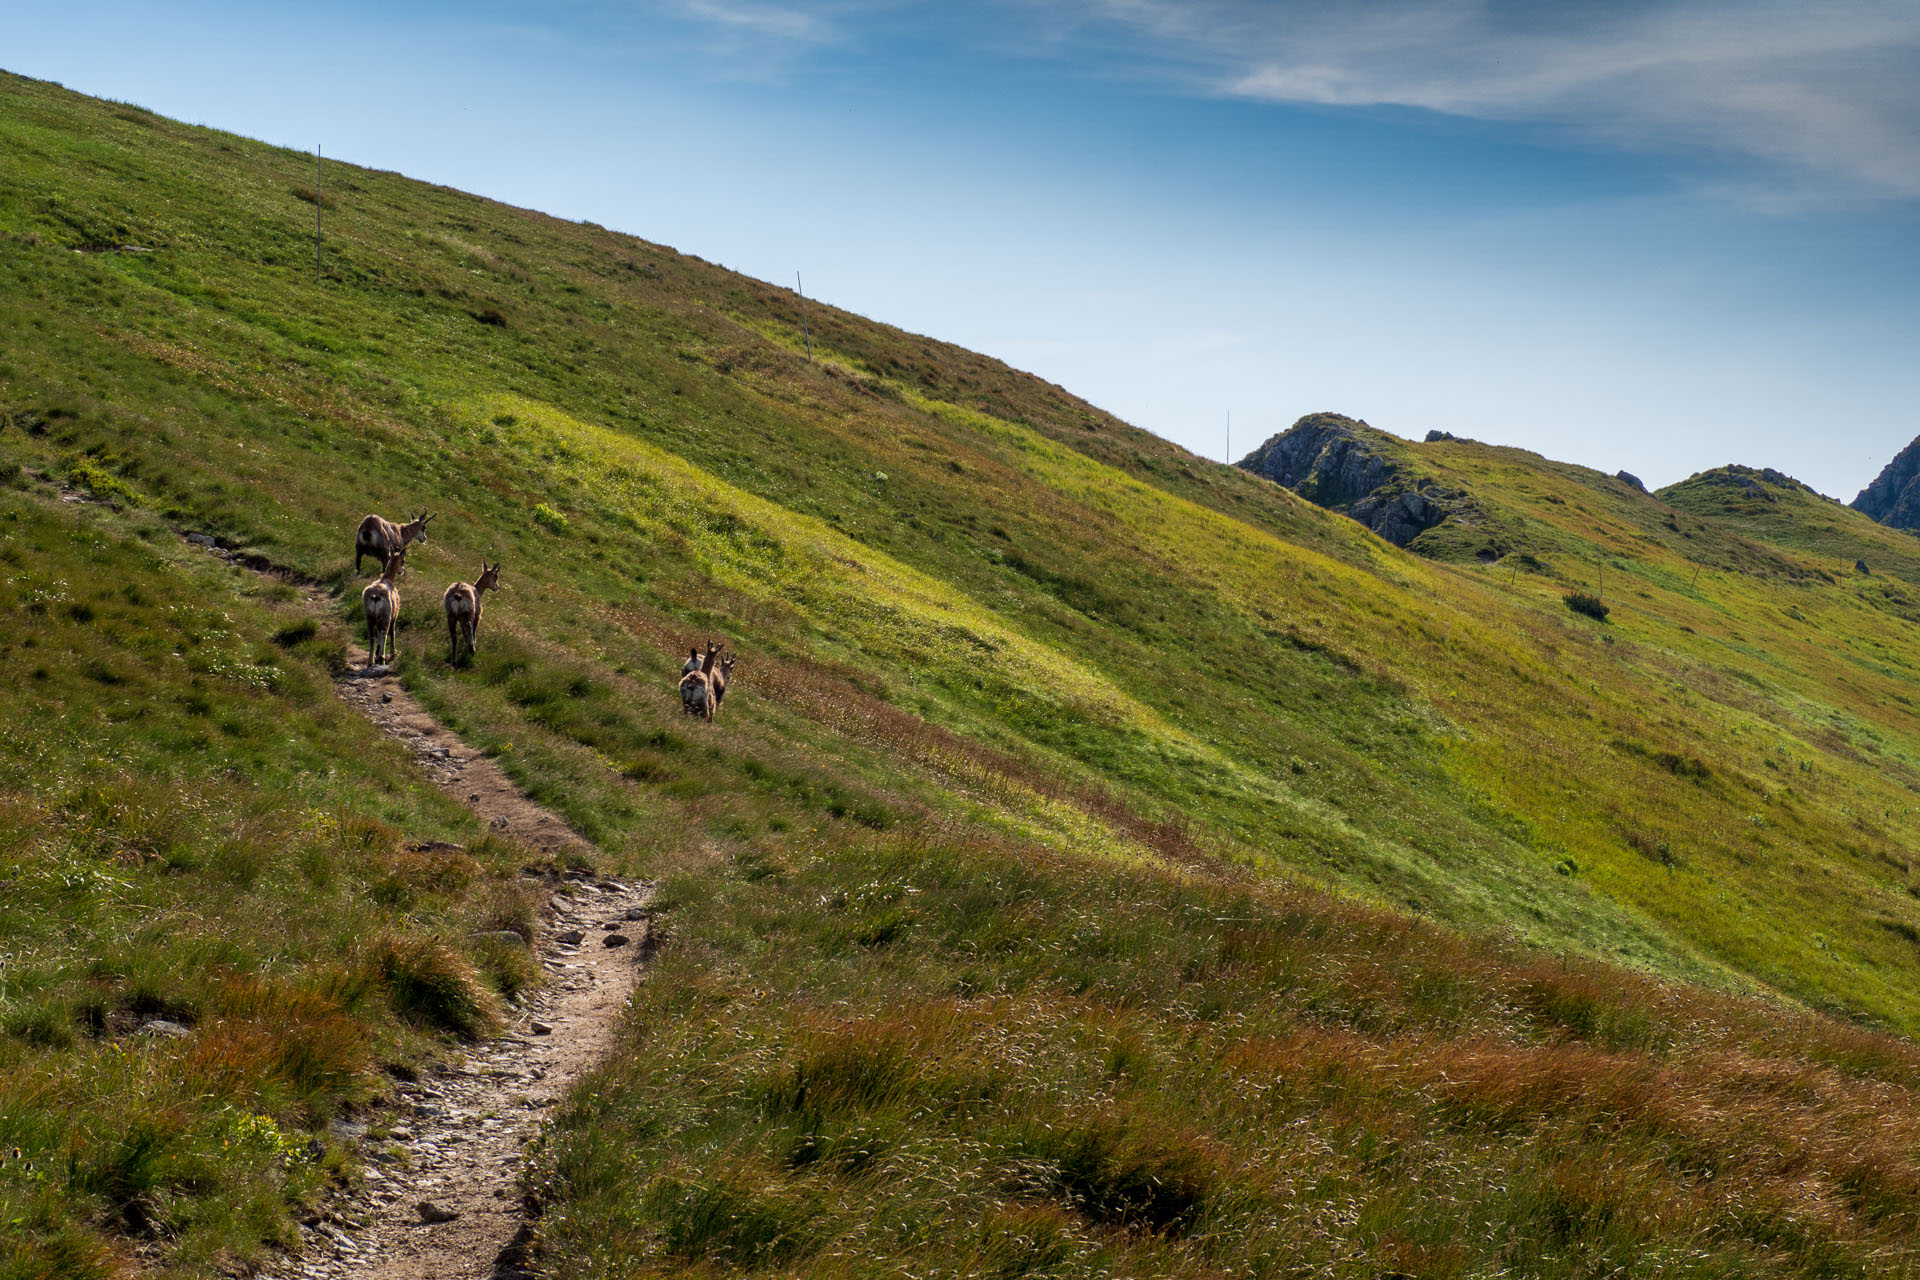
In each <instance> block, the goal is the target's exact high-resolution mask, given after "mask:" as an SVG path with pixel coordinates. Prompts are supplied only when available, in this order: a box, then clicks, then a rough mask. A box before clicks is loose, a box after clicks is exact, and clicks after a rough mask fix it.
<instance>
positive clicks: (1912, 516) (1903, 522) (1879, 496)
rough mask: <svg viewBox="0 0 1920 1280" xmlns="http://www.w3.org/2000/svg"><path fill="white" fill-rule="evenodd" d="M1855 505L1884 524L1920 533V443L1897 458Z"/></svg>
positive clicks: (1906, 449) (1868, 487)
mask: <svg viewBox="0 0 1920 1280" xmlns="http://www.w3.org/2000/svg"><path fill="white" fill-rule="evenodd" d="M1852 505H1853V509H1854V510H1855V511H1858V512H1861V513H1862V514H1864V515H1867V516H1870V517H1872V518H1873V519H1875V520H1878V521H1879V522H1880V523H1881V524H1884V525H1891V526H1893V527H1894V528H1896V529H1920V440H1915V441H1914V442H1913V443H1912V444H1910V445H1908V446H1907V447H1906V448H1904V449H1902V450H1901V451H1900V452H1899V453H1897V454H1895V455H1894V457H1893V461H1892V462H1889V463H1888V464H1887V465H1886V467H1885V468H1884V469H1883V470H1882V471H1881V472H1880V474H1879V476H1878V477H1876V478H1875V480H1874V482H1873V483H1872V484H1870V485H1868V486H1867V487H1866V488H1864V489H1862V490H1861V491H1860V496H1859V497H1857V498H1855V499H1854V500H1853V504H1852Z"/></svg>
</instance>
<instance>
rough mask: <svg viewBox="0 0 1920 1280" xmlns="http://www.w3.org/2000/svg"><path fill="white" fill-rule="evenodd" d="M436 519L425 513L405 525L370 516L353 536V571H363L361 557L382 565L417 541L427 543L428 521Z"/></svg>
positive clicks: (361, 523)
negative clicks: (369, 557) (394, 554)
mask: <svg viewBox="0 0 1920 1280" xmlns="http://www.w3.org/2000/svg"><path fill="white" fill-rule="evenodd" d="M431 519H433V517H432V516H430V515H428V514H427V513H426V512H425V511H422V512H421V513H420V514H419V515H417V516H415V517H414V518H413V519H411V520H409V521H407V522H406V523H405V524H395V523H394V522H393V521H391V520H388V519H385V518H383V517H381V516H368V517H367V518H366V519H365V520H362V521H361V522H360V528H359V530H358V531H357V532H356V533H355V534H354V535H353V571H354V572H355V573H359V572H360V557H361V556H372V557H373V558H374V560H376V561H377V562H379V563H380V564H385V563H386V562H387V557H388V556H390V555H392V554H393V553H394V552H396V551H405V550H406V549H407V548H408V547H410V546H412V545H413V544H414V543H416V542H425V541H426V540H427V521H429V520H431Z"/></svg>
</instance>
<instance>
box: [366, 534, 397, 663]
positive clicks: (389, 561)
mask: <svg viewBox="0 0 1920 1280" xmlns="http://www.w3.org/2000/svg"><path fill="white" fill-rule="evenodd" d="M406 558H407V549H406V548H405V547H401V548H400V549H399V550H397V551H394V552H391V553H390V554H388V555H387V557H386V565H385V567H384V568H382V569H381V571H380V576H379V577H378V578H375V579H374V580H373V581H372V582H369V583H368V584H367V585H366V587H365V588H364V589H362V590H361V592H360V607H361V608H363V609H365V610H366V613H367V665H368V666H369V667H377V666H379V665H380V650H381V647H382V644H383V643H384V645H385V648H386V653H387V661H388V663H392V662H394V661H395V660H396V658H397V657H398V655H397V653H396V652H395V641H396V639H397V636H398V633H399V630H400V590H399V588H398V587H396V586H394V585H393V584H394V580H395V579H397V578H398V577H399V576H400V567H401V565H402V564H404V563H405V561H406Z"/></svg>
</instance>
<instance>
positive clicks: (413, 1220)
mask: <svg viewBox="0 0 1920 1280" xmlns="http://www.w3.org/2000/svg"><path fill="white" fill-rule="evenodd" d="M184 536H185V537H186V538H187V540H188V541H189V542H191V543H193V544H194V545H195V546H198V547H201V548H202V549H204V550H206V551H208V552H209V553H210V554H212V555H215V556H218V557H219V558H221V559H223V560H225V561H227V562H228V563H230V564H233V565H235V566H237V567H240V568H244V569H249V570H252V571H253V572H256V573H259V574H262V575H263V576H269V577H273V578H276V579H279V580H281V581H285V582H289V583H292V584H293V585H294V586H296V587H297V588H299V590H300V592H301V599H302V601H303V603H304V605H305V606H306V608H307V610H308V611H309V612H310V613H311V614H312V616H313V617H314V618H315V620H316V621H318V622H320V623H321V625H322V626H323V627H326V626H333V625H337V623H335V622H334V617H335V615H334V614H333V599H332V597H331V596H330V595H328V594H327V593H326V592H325V591H324V590H323V589H321V588H320V587H319V586H317V585H316V584H314V583H313V582H311V581H309V580H306V579H304V578H301V577H300V576H298V575H296V574H293V573H290V572H288V571H286V570H282V569H278V568H276V567H275V566H272V565H269V564H267V563H265V562H264V560H263V558H261V557H258V556H250V555H245V554H241V553H236V552H234V551H231V550H229V549H227V548H224V547H221V546H220V545H219V544H218V543H217V542H216V541H215V540H214V539H212V538H210V537H207V536H206V535H204V534H186V535H184ZM350 643H351V642H350ZM350 651H357V653H358V654H360V655H364V654H365V652H366V651H365V648H364V646H353V648H352V649H350ZM334 688H335V691H336V692H337V693H338V694H339V695H340V697H341V698H343V699H344V700H345V701H346V702H348V703H349V704H350V705H352V706H353V707H355V708H357V709H358V710H360V711H361V712H362V713H363V714H365V715H366V716H367V718H368V719H369V720H371V721H373V723H374V724H375V725H377V726H378V727H379V728H380V730H381V731H382V732H383V733H385V734H387V735H388V736H389V737H392V738H394V739H396V740H398V741H399V742H401V743H402V744H404V745H405V746H406V747H407V748H408V750H409V751H411V752H412V754H413V757H414V760H415V761H416V762H417V763H418V764H419V765H420V767H421V768H422V769H423V770H424V771H425V772H426V773H427V775H428V776H429V777H430V778H432V779H433V781H434V782H435V783H436V784H437V785H438V786H439V787H440V788H441V789H442V790H444V791H446V792H447V793H448V794H450V795H452V796H453V797H454V798H456V799H458V800H459V801H460V802H461V803H462V804H464V805H466V806H467V807H468V808H469V809H472V810H473V811H474V812H475V813H476V814H477V815H478V816H479V817H480V818H481V819H482V820H484V821H485V822H486V824H487V825H488V827H489V828H490V829H492V830H494V831H498V832H501V833H502V834H504V835H507V836H510V837H512V838H514V839H516V840H518V841H520V842H522V843H524V844H526V845H529V846H531V847H533V848H537V849H540V850H543V851H545V852H548V853H551V854H555V855H562V857H563V856H564V855H566V854H569V853H591V852H593V846H592V845H591V844H590V843H589V842H588V841H586V840H585V839H583V838H582V837H581V836H580V835H579V834H578V833H576V832H575V831H574V830H573V829H572V828H570V827H568V826H567V824H566V822H565V821H564V820H563V819H561V818H560V817H559V816H558V815H556V814H554V813H553V812H551V811H550V810H548V809H546V808H544V807H542V806H540V805H538V804H535V803H534V802H533V801H532V800H529V799H528V798H527V797H526V796H525V795H524V794H523V793H522V792H521V791H520V789H519V788H518V787H517V786H515V785H514V783H513V781H512V779H510V778H508V777H507V775H506V774H505V773H504V772H502V771H501V769H500V767H499V765H497V764H495V763H494V761H493V760H491V759H490V758H488V757H487V756H485V755H482V754H481V753H480V752H478V751H475V750H474V749H473V748H472V747H470V746H468V745H467V743H466V742H465V741H463V740H462V739H461V738H460V737H459V736H458V735H457V734H455V733H453V732H452V731H451V730H449V729H448V728H447V727H446V726H445V725H443V724H441V723H440V722H439V721H438V720H436V719H435V718H434V717H433V715H432V713H430V712H429V711H428V710H427V709H426V708H425V707H424V706H422V705H421V704H420V702H419V701H418V699H416V698H414V696H413V695H412V694H410V693H408V692H407V691H406V689H405V688H404V687H402V685H401V683H400V680H399V678H398V677H397V676H395V675H394V674H393V672H392V670H391V669H390V668H387V667H373V668H359V667H354V668H350V669H349V670H348V671H346V672H345V673H343V674H342V675H340V676H339V677H337V678H336V680H335V682H334ZM424 847H426V848H428V849H431V848H432V847H433V846H431V845H428V846H424ZM528 878H529V879H530V880H538V881H540V882H542V883H544V884H545V885H547V887H548V889H549V897H548V900H547V904H546V909H545V911H543V913H542V918H541V922H540V925H539V927H538V928H537V929H536V931H535V933H536V936H535V937H533V938H529V939H527V940H526V944H527V945H528V946H529V947H531V948H532V950H533V952H534V954H535V955H537V956H538V957H539V958H540V962H541V965H542V967H543V968H544V970H545V972H546V979H547V980H546V983H545V984H544V985H543V986H542V987H540V988H539V989H538V990H536V991H533V992H530V993H528V995H527V997H526V998H525V999H524V1000H523V1002H522V1003H521V1005H520V1006H519V1007H518V1008H515V1009H510V1010H509V1011H508V1012H509V1014H510V1015H511V1016H510V1018H509V1020H508V1022H507V1025H506V1026H505V1028H504V1029H503V1030H502V1031H501V1033H500V1034H499V1035H497V1036H496V1037H495V1038H493V1039H491V1040H488V1041H485V1042H482V1043H479V1044H475V1045H471V1046H468V1047H467V1048H466V1049H465V1050H464V1052H463V1053H456V1054H452V1055H450V1056H449V1057H448V1058H447V1059H445V1060H444V1061H442V1062H441V1063H440V1064H439V1065H437V1066H435V1067H433V1068H431V1069H429V1070H428V1071H427V1072H426V1073H425V1074H424V1075H422V1076H421V1078H420V1079H418V1080H416V1081H403V1082H397V1083H396V1084H395V1086H394V1091H393V1092H394V1096H393V1097H392V1098H391V1099H390V1100H389V1101H388V1103H387V1104H386V1105H383V1106H380V1107H378V1108H377V1109H374V1110H372V1111H370V1112H369V1113H368V1114H365V1115H363V1116H360V1117H357V1118H356V1119H355V1120H353V1121H335V1122H334V1124H333V1126H332V1128H333V1136H334V1138H335V1139H336V1140H337V1141H340V1142H348V1143H354V1144H356V1145H357V1146H358V1148H359V1153H360V1155H361V1157H362V1164H363V1167H364V1170H365V1176H364V1178H363V1180H362V1183H361V1185H360V1186H358V1187H355V1188H352V1189H342V1190H338V1191H336V1192H335V1193H333V1194H331V1195H330V1196H329V1197H328V1198H327V1202H326V1204H325V1206H324V1208H322V1209H320V1210H319V1211H318V1212H316V1213H313V1214H310V1215H309V1216H308V1217H307V1218H306V1219H305V1220H304V1221H303V1222H302V1224H301V1234H302V1239H303V1245H302V1248H301V1250H300V1252H299V1253H298V1254H297V1255H287V1256H282V1257H279V1258H276V1259H274V1260H273V1261H272V1262H271V1263H269V1264H268V1265H267V1266H266V1267H265V1268H264V1269H263V1270H262V1272H261V1274H263V1275H266V1276H272V1277H281V1278H286V1280H291V1278H292V1277H300V1278H302V1280H308V1278H312V1280H320V1278H322V1277H324V1278H325V1280H520V1278H522V1277H527V1278H531V1277H533V1276H534V1275H535V1274H536V1272H535V1271H534V1270H533V1257H532V1254H533V1242H534V1236H533V1227H532V1224H531V1223H530V1222H529V1221H528V1219H527V1216H526V1212H525V1205H524V1204H523V1203H522V1197H521V1191H520V1181H519V1179H520V1169H521V1163H522V1158H523V1152H524V1151H525V1148H526V1146H527V1144H528V1143H529V1142H530V1141H532V1139H533V1138H534V1136H535V1135H536V1134H537V1133H538V1132H539V1129H540V1126H541V1125H542V1124H543V1123H544V1122H545V1120H546V1118H547V1116H548V1114H549V1113H550V1112H551V1110H552V1107H553V1104H554V1103H555V1102H556V1101H557V1100H558V1099H559V1098H560V1097H561V1096H562V1095H563V1094H564V1093H565V1092H566V1091H567V1089H568V1088H570V1087H571V1086H572V1084H573V1082H574V1081H575V1080H577V1079H578V1078H579V1077H580V1076H581V1075H582V1074H584V1073H585V1072H587V1071H588V1070H590V1069H591V1068H593V1067H594V1066H596V1065H597V1064H598V1063H599V1062H600V1061H601V1060H602V1059H603V1058H604V1057H605V1056H606V1055H607V1054H608V1053H609V1052H610V1051H611V1050H612V1047H613V1041H614V1028H615V1025H616V1024H617V1022H618V1020H619V1017H620V1013H621V1011H622V1010H623V1009H625V1008H626V1005H627V1002H628V1000H629V998H630V996H631V995H632V993H633V986H634V983H635V981H636V980H637V978H638V975H639V971H640V966H641V965H642V964H643V963H644V961H645V959H646V957H647V956H648V955H650V954H651V952H652V949H653V941H654V938H653V934H652V931H651V927H650V923H649V919H648V911H647V899H648V897H649V895H650V894H651V892H652V888H653V886H652V885H650V884H647V883H645V882H642V881H621V880H613V879H608V878H606V877H602V876H596V875H592V874H589V873H587V872H584V871H569V872H568V873H566V875H564V876H560V877H547V876H538V875H534V874H533V873H528Z"/></svg>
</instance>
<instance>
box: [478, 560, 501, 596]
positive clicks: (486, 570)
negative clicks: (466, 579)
mask: <svg viewBox="0 0 1920 1280" xmlns="http://www.w3.org/2000/svg"><path fill="white" fill-rule="evenodd" d="M473 589H474V590H475V591H498V590H499V589H500V564H499V562H498V561H495V562H494V563H493V564H491V565H489V564H488V563H487V558H486V557H485V556H482V557H480V576H479V577H477V578H475V579H474V580H473Z"/></svg>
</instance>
